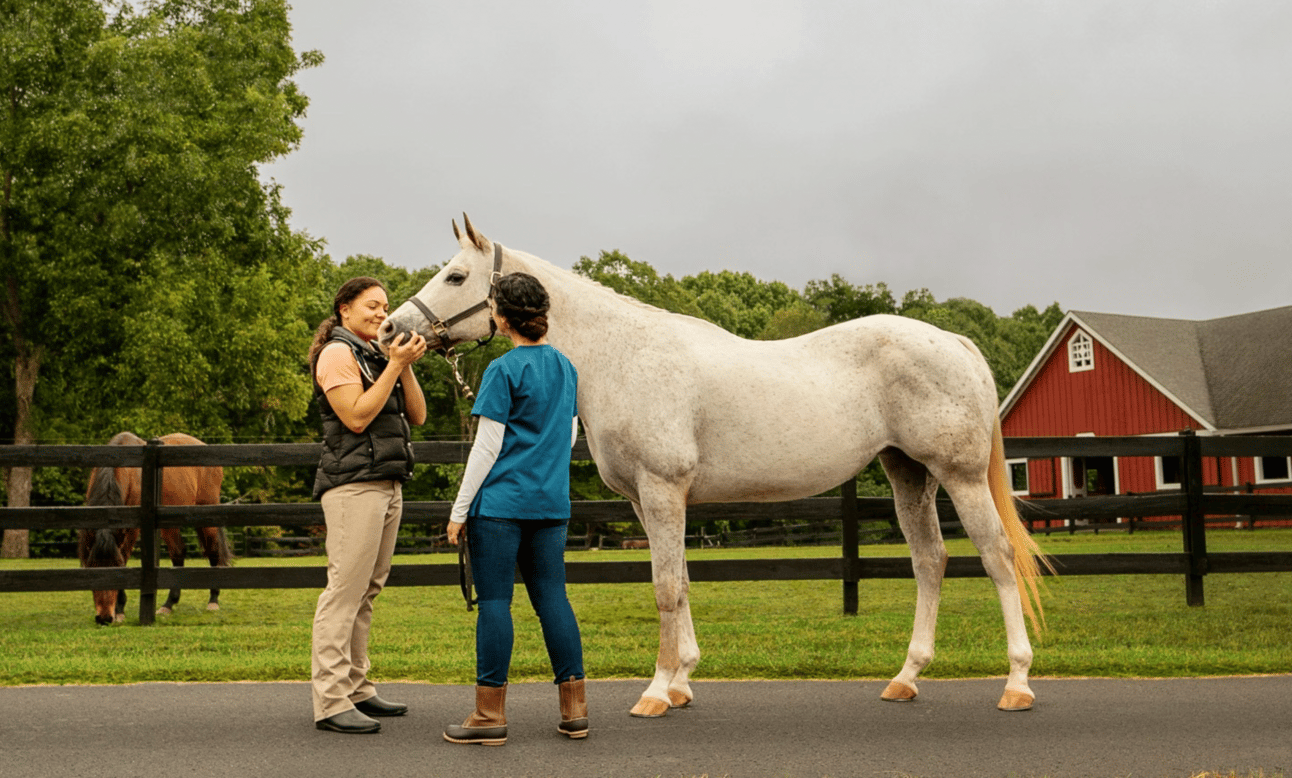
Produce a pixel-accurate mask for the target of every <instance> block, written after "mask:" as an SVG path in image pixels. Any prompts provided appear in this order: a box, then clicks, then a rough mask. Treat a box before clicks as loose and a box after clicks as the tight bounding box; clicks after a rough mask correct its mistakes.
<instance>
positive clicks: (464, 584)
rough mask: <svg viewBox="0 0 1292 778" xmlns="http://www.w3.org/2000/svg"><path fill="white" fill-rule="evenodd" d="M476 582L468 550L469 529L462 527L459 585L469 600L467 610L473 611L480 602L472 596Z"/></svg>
mask: <svg viewBox="0 0 1292 778" xmlns="http://www.w3.org/2000/svg"><path fill="white" fill-rule="evenodd" d="M474 584H475V578H474V577H472V575H471V554H470V552H469V551H468V550H467V529H466V527H463V528H462V537H460V538H458V586H460V587H461V588H462V599H464V600H466V601H467V611H468V612H470V611H473V610H475V608H474V607H473V606H474V605H475V604H476V603H478V602H480V601H479V600H478V599H476V598H475V597H472V596H471V587H472V586H473V585H474Z"/></svg>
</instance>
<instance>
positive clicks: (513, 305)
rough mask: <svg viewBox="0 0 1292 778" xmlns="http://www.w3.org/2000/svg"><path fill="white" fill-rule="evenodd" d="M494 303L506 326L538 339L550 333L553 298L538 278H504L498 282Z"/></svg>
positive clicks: (510, 275)
mask: <svg viewBox="0 0 1292 778" xmlns="http://www.w3.org/2000/svg"><path fill="white" fill-rule="evenodd" d="M494 302H495V303H497V305H498V313H500V314H502V316H503V317H504V318H506V319H507V324H508V325H509V326H510V327H511V328H512V329H513V330H515V331H516V332H518V333H520V334H521V336H523V337H524V338H526V339H528V340H538V339H540V338H542V337H543V336H544V335H546V334H547V310H548V308H550V307H551V299H550V298H549V297H548V296H547V290H546V289H544V288H543V284H542V283H540V282H539V280H538V279H537V278H535V277H533V276H531V275H530V274H528V273H509V274H507V275H505V276H503V277H502V278H500V279H498V285H497V287H496V291H495V292H494Z"/></svg>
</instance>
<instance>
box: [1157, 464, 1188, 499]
mask: <svg viewBox="0 0 1292 778" xmlns="http://www.w3.org/2000/svg"><path fill="white" fill-rule="evenodd" d="M1173 459H1179V457H1173ZM1164 479H1165V476H1163V474H1162V457H1153V480H1154V481H1156V482H1157V490H1158V491H1159V492H1162V491H1167V490H1170V489H1180V488H1182V486H1183V484H1182V483H1181V482H1182V481H1183V480H1184V474H1183V473H1181V474H1180V482H1177V483H1173V484H1169V483H1167V482H1166V481H1165V480H1164Z"/></svg>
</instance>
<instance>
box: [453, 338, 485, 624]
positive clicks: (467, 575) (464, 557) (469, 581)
mask: <svg viewBox="0 0 1292 778" xmlns="http://www.w3.org/2000/svg"><path fill="white" fill-rule="evenodd" d="M444 358H445V359H447V360H448V362H449V365H450V366H451V367H452V368H453V378H454V379H456V380H457V382H458V386H460V387H462V393H463V394H464V395H466V398H467V399H468V400H475V397H476V396H475V393H474V392H472V391H471V387H469V386H467V382H466V381H465V380H463V378H462V373H460V372H458V359H459V358H460V355H459V354H458V352H456V351H454V350H453V349H451V348H450V349H448V350H447V351H446V352H444ZM473 437H474V436H473ZM466 529H467V528H466V527H463V528H462V536H461V537H459V538H458V586H459V587H461V589H462V599H464V600H466V602H467V612H468V613H469V612H471V611H473V610H475V608H474V606H475V604H476V603H477V602H479V600H477V599H476V598H475V597H472V596H471V587H472V586H473V585H474V584H475V578H474V577H473V576H472V575H471V554H470V553H469V552H468V550H467V531H466Z"/></svg>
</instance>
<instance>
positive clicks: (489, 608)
mask: <svg viewBox="0 0 1292 778" xmlns="http://www.w3.org/2000/svg"><path fill="white" fill-rule="evenodd" d="M548 306H549V302H548V296H547V291H546V290H545V289H544V288H543V285H542V284H541V283H539V281H538V279H536V278H534V277H533V276H531V275H528V274H526V273H512V274H510V275H506V276H503V277H502V278H500V279H499V280H498V284H497V287H496V293H495V299H494V310H493V318H494V321H495V322H496V323H497V326H498V331H499V332H501V333H502V334H503V335H505V336H507V337H508V338H509V339H511V342H512V343H513V344H514V345H515V346H516V348H513V349H512V350H511V351H509V352H507V353H506V354H504V355H502V356H501V357H498V358H497V359H495V360H494V361H493V362H491V363H489V367H487V368H486V369H485V374H484V377H483V378H482V379H481V381H480V392H479V396H478V397H477V399H476V402H475V406H474V407H473V408H472V409H471V413H472V414H473V415H475V416H477V417H478V418H479V427H478V429H477V432H476V439H475V443H474V444H473V445H472V447H471V454H470V456H468V458H467V466H466V472H465V473H464V474H463V477H462V486H461V488H460V489H459V491H458V496H457V500H456V501H455V502H454V503H453V510H452V513H451V515H450V521H449V528H448V535H449V542H450V543H453V544H454V545H457V544H458V543H459V542H460V540H461V538H462V537H463V534H464V532H465V535H466V539H467V540H468V541H469V542H468V543H467V551H468V553H469V554H470V555H471V570H472V574H473V576H474V579H475V586H476V592H477V596H478V598H479V603H480V610H479V614H478V616H477V620H476V708H475V711H473V712H472V713H471V715H470V716H468V717H467V719H466V721H464V722H463V723H462V726H450V727H448V728H446V729H445V730H444V739H445V740H448V741H449V742H451V743H479V744H482V745H494V746H498V745H502V744H503V743H505V742H507V715H506V711H505V707H506V706H505V703H506V697H507V673H508V671H509V670H510V667H511V649H512V638H513V633H512V619H511V598H512V589H513V582H514V580H515V571H516V569H517V568H519V569H520V572H521V577H522V578H523V579H524V581H525V589H526V590H527V592H528V593H529V601H530V603H531V604H532V605H533V606H534V611H535V612H536V613H537V614H538V619H539V622H540V624H541V625H542V629H543V641H544V642H545V643H546V644H547V654H548V657H549V658H550V660H551V662H552V673H553V676H554V678H555V683H556V684H557V687H558V691H559V697H560V710H561V721H560V723H559V724H558V725H557V731H559V732H560V733H561V734H563V735H565V736H567V737H570V738H576V739H577V738H584V737H587V735H588V706H587V703H586V701H585V698H584V692H583V681H584V675H583V643H582V641H581V639H580V637H579V624H578V622H577V621H576V620H575V618H574V610H573V609H572V608H571V607H570V601H569V599H568V598H567V597H566V594H565V535H566V528H567V525H568V524H569V521H570V449H571V447H572V446H573V445H574V440H575V435H576V434H577V432H578V413H579V409H578V404H577V401H576V399H575V396H576V393H577V391H578V381H579V377H578V373H577V372H576V371H575V369H574V365H572V364H570V360H568V359H566V358H565V355H563V354H562V353H561V352H559V351H557V350H556V349H555V348H553V347H552V346H550V345H548V343H547V311H548Z"/></svg>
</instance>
